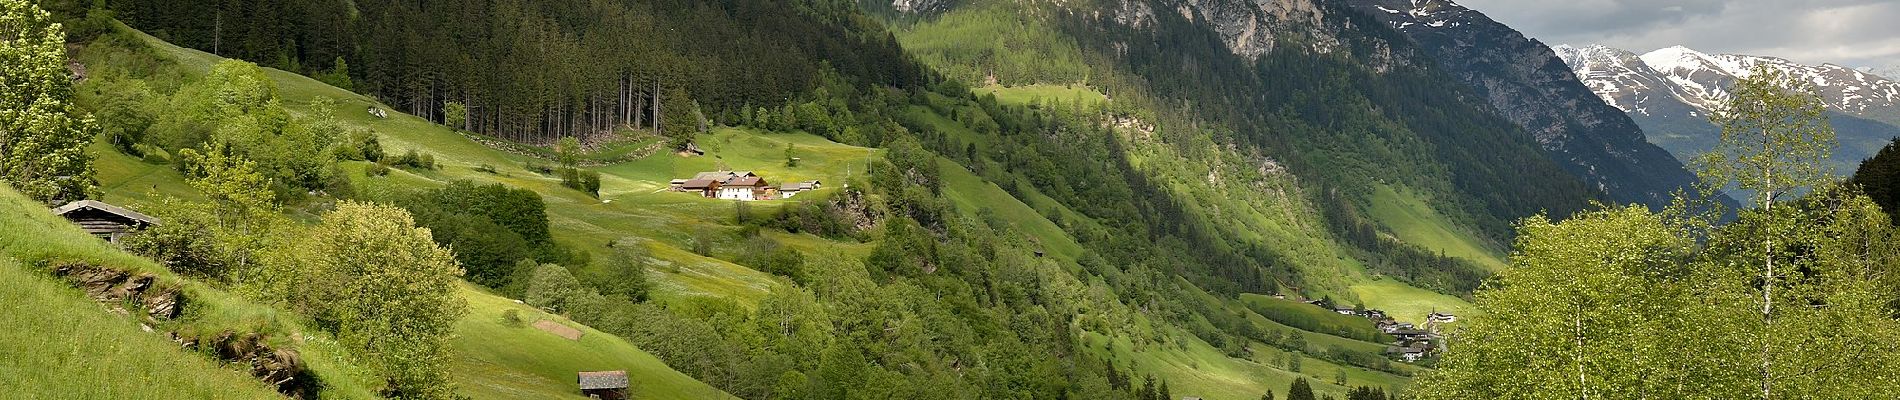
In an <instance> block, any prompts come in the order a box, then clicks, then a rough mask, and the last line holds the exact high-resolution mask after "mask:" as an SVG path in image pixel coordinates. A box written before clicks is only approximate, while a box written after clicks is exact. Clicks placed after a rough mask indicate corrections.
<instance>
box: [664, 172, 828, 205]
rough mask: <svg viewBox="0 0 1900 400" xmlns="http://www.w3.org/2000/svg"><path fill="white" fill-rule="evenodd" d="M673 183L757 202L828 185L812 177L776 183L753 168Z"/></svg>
mask: <svg viewBox="0 0 1900 400" xmlns="http://www.w3.org/2000/svg"><path fill="white" fill-rule="evenodd" d="M670 186H671V188H672V190H673V191H675V192H684V193H696V194H699V195H701V196H705V197H707V198H713V199H721V200H738V201H753V200H773V199H785V198H791V197H792V196H797V195H798V194H799V193H803V192H808V191H813V190H818V189H819V188H822V187H823V186H824V184H823V183H821V182H819V181H816V180H811V181H804V182H796V183H786V184H783V185H777V186H773V185H772V183H771V182H767V181H766V180H765V178H763V177H760V176H759V175H758V174H755V173H753V172H752V171H711V172H701V173H698V174H694V175H693V177H692V178H690V179H674V180H673V181H672V182H671V184H670Z"/></svg>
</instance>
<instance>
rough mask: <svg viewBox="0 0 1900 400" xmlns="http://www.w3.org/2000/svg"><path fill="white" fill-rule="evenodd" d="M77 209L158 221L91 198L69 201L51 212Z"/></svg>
mask: <svg viewBox="0 0 1900 400" xmlns="http://www.w3.org/2000/svg"><path fill="white" fill-rule="evenodd" d="M79 210H99V211H104V212H107V213H111V214H114V215H118V216H121V217H125V218H130V219H132V220H135V221H139V222H143V223H147V224H157V223H158V218H152V217H151V216H149V215H145V214H140V213H138V212H137V211H132V210H127V209H124V208H119V207H118V206H114V205H111V204H106V203H101V202H97V201H92V200H80V201H75V202H71V203H66V205H63V206H59V208H55V209H53V214H54V215H62V216H63V215H66V214H69V213H72V212H74V211H79Z"/></svg>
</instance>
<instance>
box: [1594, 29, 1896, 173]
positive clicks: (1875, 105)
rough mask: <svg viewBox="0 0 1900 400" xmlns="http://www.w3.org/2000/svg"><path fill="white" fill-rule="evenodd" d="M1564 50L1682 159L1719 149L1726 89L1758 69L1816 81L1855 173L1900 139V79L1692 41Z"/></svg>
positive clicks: (1839, 158)
mask: <svg viewBox="0 0 1900 400" xmlns="http://www.w3.org/2000/svg"><path fill="white" fill-rule="evenodd" d="M1556 49H1557V52H1558V54H1559V56H1560V57H1562V58H1563V59H1564V63H1565V64H1568V65H1569V66H1570V68H1571V69H1572V71H1574V73H1575V74H1576V75H1577V77H1578V78H1579V79H1581V80H1583V81H1584V82H1585V83H1586V85H1587V86H1589V87H1590V89H1591V91H1592V92H1594V93H1596V94H1597V96H1598V97H1600V98H1602V99H1603V100H1604V101H1605V102H1607V103H1609V104H1610V105H1612V106H1614V107H1616V108H1618V109H1621V110H1623V111H1624V112H1625V113H1627V114H1629V116H1630V117H1631V118H1633V119H1635V120H1636V121H1637V123H1638V124H1640V125H1643V127H1644V130H1645V131H1646V132H1647V133H1648V134H1649V140H1650V141H1651V142H1653V143H1656V144H1657V145H1660V146H1662V147H1663V148H1665V149H1668V150H1669V151H1670V152H1671V153H1674V154H1675V155H1676V157H1677V158H1680V159H1684V160H1687V159H1690V158H1692V157H1694V156H1695V155H1696V154H1700V153H1701V152H1703V151H1707V149H1709V148H1712V147H1713V146H1714V144H1715V142H1716V140H1717V138H1718V137H1719V135H1720V131H1719V130H1718V129H1717V128H1716V127H1715V126H1714V125H1712V124H1711V123H1710V122H1709V121H1708V116H1709V115H1710V114H1711V113H1712V112H1714V111H1715V110H1716V109H1718V108H1719V107H1720V104H1721V102H1722V101H1724V100H1726V99H1727V98H1728V92H1727V90H1726V89H1725V88H1726V87H1727V86H1728V85H1730V84H1733V83H1734V82H1735V81H1736V80H1738V79H1740V78H1742V77H1746V76H1748V75H1750V74H1751V70H1752V69H1753V68H1755V67H1758V66H1759V67H1766V68H1771V69H1775V70H1778V71H1781V72H1783V73H1786V74H1789V75H1791V76H1793V77H1794V78H1795V79H1798V80H1802V81H1807V82H1811V83H1813V84H1814V85H1815V87H1816V89H1817V92H1818V94H1819V95H1820V96H1821V100H1822V102H1823V103H1825V104H1826V105H1827V107H1828V110H1829V113H1828V114H1829V115H1828V118H1829V119H1830V121H1831V122H1833V123H1834V127H1835V131H1836V133H1837V134H1838V136H1839V137H1840V139H1841V147H1840V148H1839V149H1837V150H1836V152H1835V154H1834V157H1833V159H1834V160H1833V164H1834V167H1835V168H1836V169H1837V170H1839V171H1841V172H1843V173H1845V172H1846V171H1851V170H1852V166H1853V164H1855V163H1858V162H1859V161H1860V160H1862V159H1864V158H1866V157H1869V156H1871V155H1872V154H1873V153H1874V152H1876V151H1878V150H1879V149H1880V146H1883V145H1885V144H1886V143H1887V142H1888V141H1889V140H1890V139H1892V138H1894V137H1900V82H1896V81H1893V80H1890V79H1887V78H1885V77H1881V76H1878V75H1875V74H1872V73H1869V72H1867V71H1862V70H1857V69H1853V68H1848V67H1844V66H1840V65H1835V64H1825V63H1824V64H1819V65H1807V64H1801V63H1797V62H1794V61H1790V60H1788V59H1785V58H1779V57H1769V56H1754V55H1737V54H1709V53H1705V52H1701V51H1697V50H1694V49H1691V48H1688V47H1685V46H1672V47H1666V48H1662V49H1657V50H1654V51H1650V52H1648V53H1643V54H1636V53H1635V52H1631V51H1628V50H1622V49H1616V48H1612V47H1608V46H1602V45H1583V46H1580V47H1579V46H1571V45H1559V46H1557V47H1556Z"/></svg>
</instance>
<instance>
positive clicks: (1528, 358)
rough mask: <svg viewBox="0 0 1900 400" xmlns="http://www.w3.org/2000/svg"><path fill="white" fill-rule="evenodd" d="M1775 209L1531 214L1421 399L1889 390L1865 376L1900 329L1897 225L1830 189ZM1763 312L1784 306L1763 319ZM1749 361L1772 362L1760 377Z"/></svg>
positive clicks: (1892, 349) (1887, 354)
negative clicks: (1712, 222)
mask: <svg viewBox="0 0 1900 400" xmlns="http://www.w3.org/2000/svg"><path fill="white" fill-rule="evenodd" d="M1779 209H1780V211H1770V210H1767V209H1759V210H1751V211H1748V212H1744V213H1743V214H1742V216H1741V219H1740V220H1739V221H1737V222H1735V223H1732V224H1729V225H1727V226H1723V227H1721V228H1718V229H1715V230H1713V231H1709V232H1707V234H1706V235H1698V234H1697V232H1702V230H1699V229H1695V227H1696V226H1700V224H1699V223H1697V222H1696V221H1695V220H1688V219H1682V218H1681V217H1678V216H1676V215H1679V214H1662V215H1659V214H1654V213H1651V212H1649V211H1647V210H1645V209H1642V208H1641V207H1628V208H1620V209H1611V210H1604V211H1596V212H1590V213H1585V214H1581V215H1579V216H1577V217H1574V218H1572V219H1571V220H1568V221H1565V222H1563V223H1560V224H1559V223H1552V222H1549V221H1547V220H1545V219H1542V218H1532V219H1530V220H1528V221H1526V222H1525V223H1524V225H1523V226H1522V228H1521V233H1520V235H1519V239H1518V245H1517V252H1516V254H1517V256H1515V257H1513V259H1512V262H1513V268H1511V269H1509V270H1507V271H1506V272H1504V273H1502V274H1500V275H1499V276H1498V277H1497V283H1496V284H1495V285H1494V287H1495V289H1492V290H1486V291H1481V292H1479V295H1478V305H1479V307H1480V308H1482V309H1483V310H1484V314H1483V315H1484V316H1479V317H1475V318H1473V320H1472V321H1470V322H1468V323H1467V324H1468V325H1466V326H1465V328H1464V330H1462V331H1460V334H1459V336H1457V337H1454V339H1453V340H1454V341H1453V343H1452V351H1451V352H1450V353H1449V354H1448V355H1447V356H1446V359H1445V360H1444V361H1443V362H1441V363H1440V364H1439V366H1440V369H1439V370H1438V371H1437V372H1434V373H1431V374H1429V375H1427V376H1425V377H1422V378H1421V379H1420V381H1419V382H1421V385H1422V387H1420V388H1419V390H1418V391H1417V392H1416V393H1418V394H1420V395H1421V397H1422V398H1426V399H1441V398H1444V399H1450V398H1497V397H1506V398H1508V397H1523V396H1532V395H1538V396H1553V397H1571V396H1580V395H1583V394H1585V393H1588V395H1590V396H1593V397H1594V396H1602V397H1605V398H1617V397H1631V396H1639V395H1649V396H1662V397H1670V398H1742V397H1755V396H1760V395H1761V394H1762V392H1763V390H1769V391H1772V392H1779V393H1802V394H1806V395H1816V396H1820V397H1847V398H1851V397H1859V396H1866V395H1869V394H1868V393H1872V392H1869V391H1881V390H1885V389H1877V388H1878V387H1881V385H1886V383H1879V382H1885V379H1886V378H1883V377H1881V374H1880V373H1873V372H1871V371H1872V369H1868V368H1875V367H1871V366H1873V365H1883V364H1886V363H1891V362H1893V361H1892V359H1893V358H1894V357H1896V356H1897V355H1900V352H1896V351H1900V347H1896V346H1895V345H1893V344H1891V342H1890V341H1883V340H1878V339H1874V338H1875V337H1879V336H1886V335H1891V334H1893V333H1894V332H1897V329H1900V322H1896V321H1895V320H1894V319H1892V318H1891V316H1892V315H1894V313H1893V308H1892V306H1891V305H1892V304H1896V303H1894V298H1895V297H1896V295H1895V293H1900V292H1896V291H1895V289H1894V288H1893V287H1892V285H1895V284H1896V283H1895V281H1894V280H1893V279H1892V278H1890V276H1891V275H1892V274H1893V273H1894V271H1900V259H1897V258H1896V249H1895V248H1894V245H1893V241H1892V239H1890V238H1891V237H1892V235H1893V231H1892V229H1893V228H1892V226H1891V225H1890V224H1887V223H1886V222H1885V221H1886V218H1885V216H1884V215H1883V214H1881V213H1880V212H1879V210H1878V208H1877V207H1876V206H1874V205H1873V204H1872V203H1871V202H1869V201H1867V200H1866V199H1865V198H1864V197H1859V196H1853V195H1851V193H1850V192H1845V191H1840V190H1831V189H1830V190H1827V191H1824V192H1819V193H1816V194H1813V195H1810V196H1808V197H1807V198H1804V199H1803V200H1802V201H1800V202H1798V204H1795V205H1794V206H1793V207H1781V208H1779ZM1770 227H1779V228H1778V229H1772V230H1771V229H1769V228H1770ZM1769 238H1774V239H1775V243H1777V244H1776V245H1775V246H1776V250H1775V251H1774V253H1776V255H1774V256H1772V257H1774V258H1775V259H1777V260H1778V261H1777V262H1779V263H1785V264H1786V265H1784V267H1785V268H1787V269H1784V270H1783V272H1782V273H1781V274H1783V275H1781V276H1777V279H1775V280H1774V281H1773V283H1772V284H1771V285H1773V286H1772V287H1773V288H1774V290H1772V291H1764V290H1763V288H1762V287H1761V282H1762V280H1761V271H1760V270H1759V268H1757V265H1759V264H1758V263H1759V261H1760V260H1761V258H1762V256H1763V253H1764V252H1765V249H1763V248H1762V247H1761V244H1762V243H1763V242H1762V240H1764V239H1769ZM1793 249H1801V250H1800V251H1801V254H1803V255H1795V253H1793ZM1763 300H1771V301H1772V303H1764V301H1763ZM1766 304H1783V305H1784V306H1782V307H1776V308H1774V309H1773V310H1772V313H1771V314H1769V315H1768V316H1767V317H1766V318H1764V316H1763V315H1762V312H1763V311H1764V310H1765V308H1764V307H1765V305H1766ZM1790 304H1808V305H1815V306H1813V307H1799V306H1787V305H1790ZM1488 316H1509V317H1498V318H1492V317H1488ZM1823 365H1827V366H1831V367H1823ZM1755 366H1761V367H1763V368H1767V369H1768V374H1767V375H1766V376H1767V377H1768V378H1767V380H1764V379H1763V378H1764V377H1763V375H1762V374H1761V370H1759V369H1757V368H1755ZM1862 366H1867V367H1862ZM1738 367H1739V368H1738ZM1875 369H1877V368H1875ZM1764 384H1765V385H1766V386H1764Z"/></svg>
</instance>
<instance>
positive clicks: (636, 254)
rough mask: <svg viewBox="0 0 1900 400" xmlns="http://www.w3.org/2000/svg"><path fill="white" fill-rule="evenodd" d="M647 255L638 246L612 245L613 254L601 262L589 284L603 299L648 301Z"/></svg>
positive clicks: (649, 286) (650, 286)
mask: <svg viewBox="0 0 1900 400" xmlns="http://www.w3.org/2000/svg"><path fill="white" fill-rule="evenodd" d="M649 257H650V256H649V254H648V253H647V251H646V249H645V248H644V247H641V246H640V245H638V244H625V245H617V246H614V251H613V254H612V255H610V256H608V258H607V259H605V260H602V262H601V263H600V265H598V266H597V267H596V268H595V269H594V271H595V272H594V274H593V276H592V277H591V279H588V282H589V283H591V284H592V285H593V287H594V290H595V291H597V292H600V294H601V295H603V296H608V297H611V298H615V299H619V300H625V301H628V302H634V303H639V302H643V301H646V300H647V297H648V296H649V295H648V293H650V292H651V291H652V283H650V282H648V281H647V266H648V264H650V263H651V261H649Z"/></svg>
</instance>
